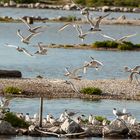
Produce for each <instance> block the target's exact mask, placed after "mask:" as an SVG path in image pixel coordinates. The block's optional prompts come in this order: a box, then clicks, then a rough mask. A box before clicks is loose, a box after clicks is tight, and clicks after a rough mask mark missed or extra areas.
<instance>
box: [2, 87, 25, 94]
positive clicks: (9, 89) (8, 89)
mask: <svg viewBox="0 0 140 140" xmlns="http://www.w3.org/2000/svg"><path fill="white" fill-rule="evenodd" d="M4 93H8V94H21V93H23V91H22V90H21V89H19V88H17V87H13V86H9V87H5V89H4Z"/></svg>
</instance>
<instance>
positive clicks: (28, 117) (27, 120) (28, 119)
mask: <svg viewBox="0 0 140 140" xmlns="http://www.w3.org/2000/svg"><path fill="white" fill-rule="evenodd" d="M25 121H26V122H31V118H30V116H29V113H26V115H25Z"/></svg>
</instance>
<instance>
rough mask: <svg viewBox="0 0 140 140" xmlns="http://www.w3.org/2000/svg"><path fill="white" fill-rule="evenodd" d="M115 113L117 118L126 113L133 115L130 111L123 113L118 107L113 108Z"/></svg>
mask: <svg viewBox="0 0 140 140" xmlns="http://www.w3.org/2000/svg"><path fill="white" fill-rule="evenodd" d="M113 114H114V115H115V116H116V117H117V118H119V117H121V116H124V115H128V116H131V114H130V113H123V112H121V111H119V110H117V109H116V108H113Z"/></svg>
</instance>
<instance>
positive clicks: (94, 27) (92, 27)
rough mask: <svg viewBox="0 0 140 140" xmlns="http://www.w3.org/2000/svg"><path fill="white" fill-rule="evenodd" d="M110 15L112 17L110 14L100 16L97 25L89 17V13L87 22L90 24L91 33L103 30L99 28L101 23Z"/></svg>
mask: <svg viewBox="0 0 140 140" xmlns="http://www.w3.org/2000/svg"><path fill="white" fill-rule="evenodd" d="M108 15H110V13H108V14H106V15H104V16H99V17H98V18H97V21H96V23H95V24H94V23H93V21H92V20H91V18H90V17H89V13H87V15H86V17H87V21H88V22H89V23H90V26H91V28H90V31H101V29H100V28H99V25H100V22H101V20H102V19H103V18H105V17H107V16H108Z"/></svg>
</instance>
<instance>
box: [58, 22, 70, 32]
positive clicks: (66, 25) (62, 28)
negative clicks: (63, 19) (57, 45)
mask: <svg viewBox="0 0 140 140" xmlns="http://www.w3.org/2000/svg"><path fill="white" fill-rule="evenodd" d="M69 25H72V23H67V24H65V25H63V26H62V27H61V28H60V29H59V30H58V31H62V30H64V29H65V28H66V27H68V26H69Z"/></svg>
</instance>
